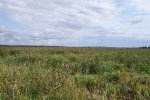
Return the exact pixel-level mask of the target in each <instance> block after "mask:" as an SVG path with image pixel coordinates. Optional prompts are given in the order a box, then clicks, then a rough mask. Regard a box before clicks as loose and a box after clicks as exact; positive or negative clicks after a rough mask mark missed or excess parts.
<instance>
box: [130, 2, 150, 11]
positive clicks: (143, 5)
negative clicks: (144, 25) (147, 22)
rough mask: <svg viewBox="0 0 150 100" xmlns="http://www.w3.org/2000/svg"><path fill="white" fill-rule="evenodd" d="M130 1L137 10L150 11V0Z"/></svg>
mask: <svg viewBox="0 0 150 100" xmlns="http://www.w3.org/2000/svg"><path fill="white" fill-rule="evenodd" d="M129 2H130V4H131V5H133V7H134V8H135V9H136V10H138V11H141V12H146V13H150V0H129Z"/></svg>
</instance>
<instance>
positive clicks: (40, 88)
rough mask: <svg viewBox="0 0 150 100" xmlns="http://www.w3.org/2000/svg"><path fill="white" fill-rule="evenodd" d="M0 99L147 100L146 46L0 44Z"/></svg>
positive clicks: (149, 57)
mask: <svg viewBox="0 0 150 100" xmlns="http://www.w3.org/2000/svg"><path fill="white" fill-rule="evenodd" d="M0 100H150V49H114V48H102V49H98V48H48V47H0Z"/></svg>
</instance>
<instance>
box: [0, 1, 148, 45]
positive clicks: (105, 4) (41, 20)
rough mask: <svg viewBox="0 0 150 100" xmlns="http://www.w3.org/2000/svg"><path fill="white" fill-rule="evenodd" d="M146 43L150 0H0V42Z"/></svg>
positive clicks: (32, 43) (58, 43) (6, 43)
mask: <svg viewBox="0 0 150 100" xmlns="http://www.w3.org/2000/svg"><path fill="white" fill-rule="evenodd" d="M2 44H3V45H50V46H51V45H57V46H116V47H136V46H150V0H0V45H2Z"/></svg>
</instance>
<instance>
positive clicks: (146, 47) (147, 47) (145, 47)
mask: <svg viewBox="0 0 150 100" xmlns="http://www.w3.org/2000/svg"><path fill="white" fill-rule="evenodd" d="M139 48H143V49H150V46H143V47H139Z"/></svg>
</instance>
